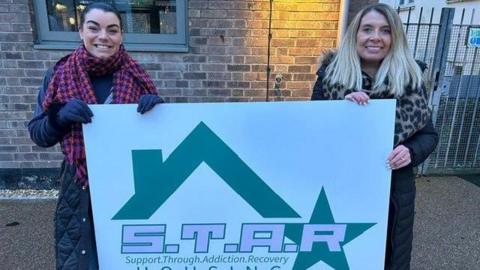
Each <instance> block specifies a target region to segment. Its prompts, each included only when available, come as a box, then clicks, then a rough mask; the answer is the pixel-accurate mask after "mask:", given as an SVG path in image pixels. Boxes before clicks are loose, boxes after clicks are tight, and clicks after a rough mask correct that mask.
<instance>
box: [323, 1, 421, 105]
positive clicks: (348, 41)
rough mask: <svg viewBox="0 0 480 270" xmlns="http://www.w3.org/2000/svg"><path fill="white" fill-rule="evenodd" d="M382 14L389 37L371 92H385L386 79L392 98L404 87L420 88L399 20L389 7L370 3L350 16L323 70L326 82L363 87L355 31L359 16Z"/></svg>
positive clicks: (419, 72) (358, 23) (350, 87)
mask: <svg viewBox="0 0 480 270" xmlns="http://www.w3.org/2000/svg"><path fill="white" fill-rule="evenodd" d="M371 11H376V12H378V13H380V14H382V15H383V16H384V17H385V19H386V20H387V22H388V25H389V26H390V31H391V32H390V33H391V37H392V41H391V45H390V50H389V51H388V53H387V55H386V56H385V58H384V59H383V60H382V63H381V64H380V67H379V69H378V71H377V73H376V76H375V82H374V83H373V87H372V90H373V92H374V93H378V92H381V91H385V87H384V82H386V81H388V86H387V87H388V89H387V90H388V91H389V92H390V93H391V94H393V95H394V96H395V97H400V96H402V95H403V94H404V92H405V88H406V87H407V86H411V87H412V88H419V87H421V85H422V71H421V69H420V67H419V66H418V64H417V63H416V62H415V59H414V58H413V55H412V54H411V53H410V50H409V49H408V43H407V38H406V35H405V33H404V31H403V26H402V21H401V19H400V17H399V16H398V14H397V13H396V12H395V10H393V9H392V8H391V7H390V6H388V5H385V4H373V5H370V6H367V7H365V8H363V9H362V10H361V11H360V12H359V13H358V14H357V15H356V16H355V17H354V19H353V21H352V23H351V24H350V26H349V27H348V30H347V33H346V34H345V37H344V39H343V40H342V43H341V45H340V48H339V49H338V52H337V54H336V56H335V57H334V58H333V60H332V63H331V64H330V65H328V67H327V69H326V77H325V78H326V79H325V80H326V82H327V83H328V84H330V85H333V84H336V83H339V84H341V85H343V86H344V87H347V88H348V89H356V90H360V89H362V70H361V60H360V57H359V55H358V53H357V32H358V29H359V27H360V22H361V20H362V18H363V17H364V16H365V15H366V14H367V13H369V12H371Z"/></svg>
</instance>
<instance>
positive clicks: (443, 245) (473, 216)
mask: <svg viewBox="0 0 480 270" xmlns="http://www.w3.org/2000/svg"><path fill="white" fill-rule="evenodd" d="M466 178H467V177H466ZM469 180H470V181H466V180H464V179H462V178H459V177H422V178H418V179H417V200H416V217H415V228H414V232H415V235H414V247H413V261H412V269H415V270H417V269H418V270H423V269H429V270H430V269H437V270H441V269H445V270H447V269H448V270H451V269H461V270H477V269H480V186H478V185H479V184H478V183H480V176H478V175H477V176H473V177H472V176H470V178H469ZM55 203H56V202H55V200H52V199H50V200H48V199H43V200H32V199H27V200H25V199H13V200H12V199H8V200H7V199H0V243H1V244H0V257H1V258H0V270H30V269H32V270H39V269H40V270H44V269H45V270H48V269H54V255H53V253H54V249H53V226H52V225H53V221H52V220H53V212H54V208H55ZM17 223H18V224H17Z"/></svg>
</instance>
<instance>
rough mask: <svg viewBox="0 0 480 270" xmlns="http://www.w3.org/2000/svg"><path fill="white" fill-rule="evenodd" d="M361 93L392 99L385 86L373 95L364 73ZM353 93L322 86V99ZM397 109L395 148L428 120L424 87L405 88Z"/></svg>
mask: <svg viewBox="0 0 480 270" xmlns="http://www.w3.org/2000/svg"><path fill="white" fill-rule="evenodd" d="M362 75H363V78H362V91H364V92H365V93H367V94H368V95H369V96H370V98H371V99H393V98H395V97H394V96H393V95H392V94H390V93H389V91H388V88H387V85H386V84H385V85H384V90H383V91H378V92H376V93H373V91H372V86H373V79H372V78H371V77H370V76H368V75H367V74H366V73H362ZM352 92H355V90H352V89H347V88H346V87H344V86H342V85H340V84H338V83H337V84H333V85H330V84H328V83H327V82H324V84H323V91H322V96H323V97H322V99H331V100H340V99H345V96H346V95H348V94H350V93H352ZM396 99H397V107H396V115H395V137H394V144H395V146H396V145H398V144H401V143H402V142H404V141H405V140H407V139H408V138H410V137H411V136H412V135H413V134H415V132H417V131H418V130H420V129H422V128H423V127H424V126H425V125H426V124H427V122H428V120H429V119H430V110H429V108H428V103H427V101H428V95H427V91H426V89H425V87H424V86H422V87H421V88H420V89H413V88H412V87H407V88H406V89H405V93H404V94H403V95H402V96H401V97H397V98H396Z"/></svg>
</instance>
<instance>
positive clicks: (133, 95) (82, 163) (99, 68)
mask: <svg viewBox="0 0 480 270" xmlns="http://www.w3.org/2000/svg"><path fill="white" fill-rule="evenodd" d="M110 73H113V90H112V95H113V103H116V104H128V103H137V102H138V100H139V99H140V96H141V95H144V94H157V91H156V88H155V86H154V84H153V82H152V80H151V79H150V77H149V76H148V74H147V73H146V72H145V70H144V69H143V68H142V67H141V66H140V65H139V64H138V63H136V62H135V61H134V60H133V59H132V58H131V57H130V56H129V55H128V54H127V52H126V51H125V49H124V48H123V45H122V46H120V49H119V51H118V52H117V53H116V54H114V55H113V56H111V57H109V58H108V59H100V58H97V57H94V56H92V55H91V54H90V53H88V51H87V50H86V49H85V47H84V46H83V45H82V46H80V47H79V48H78V49H76V50H75V51H74V52H73V53H72V54H69V55H67V56H65V57H63V58H62V59H61V60H60V61H58V62H57V64H56V65H55V67H54V74H53V76H52V79H51V80H50V84H49V85H48V88H47V91H46V93H45V100H44V102H43V108H44V110H45V111H48V110H49V108H50V107H51V105H52V104H66V103H67V102H68V101H70V100H72V99H74V98H76V99H80V100H83V101H84V102H85V103H87V104H96V103H97V100H96V98H95V94H94V90H93V87H92V83H91V82H90V77H95V76H102V75H106V74H110ZM60 144H61V147H62V152H63V154H64V155H65V158H66V162H67V163H69V164H74V165H76V177H77V181H78V182H80V184H82V185H84V186H86V185H88V176H87V163H86V156H85V145H84V142H83V133H82V125H81V124H80V123H75V124H73V125H71V126H70V127H69V128H68V133H67V134H66V135H65V136H64V137H63V139H62V141H61V142H60Z"/></svg>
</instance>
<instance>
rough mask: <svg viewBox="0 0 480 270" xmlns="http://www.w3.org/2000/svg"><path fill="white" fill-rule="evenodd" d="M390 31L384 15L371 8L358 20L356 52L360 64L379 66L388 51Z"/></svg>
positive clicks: (390, 39) (390, 38) (390, 37)
mask: <svg viewBox="0 0 480 270" xmlns="http://www.w3.org/2000/svg"><path fill="white" fill-rule="evenodd" d="M391 42H392V33H391V29H390V25H389V24H388V22H387V19H386V18H385V16H383V15H382V14H381V13H379V12H377V11H375V10H372V11H369V12H368V13H366V14H365V15H364V16H363V18H362V20H361V21H360V27H359V28H358V31H357V53H358V55H359V56H360V60H361V62H362V66H370V67H379V66H380V63H381V62H382V60H383V59H384V58H385V56H386V55H387V54H388V52H389V51H390V45H391Z"/></svg>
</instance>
